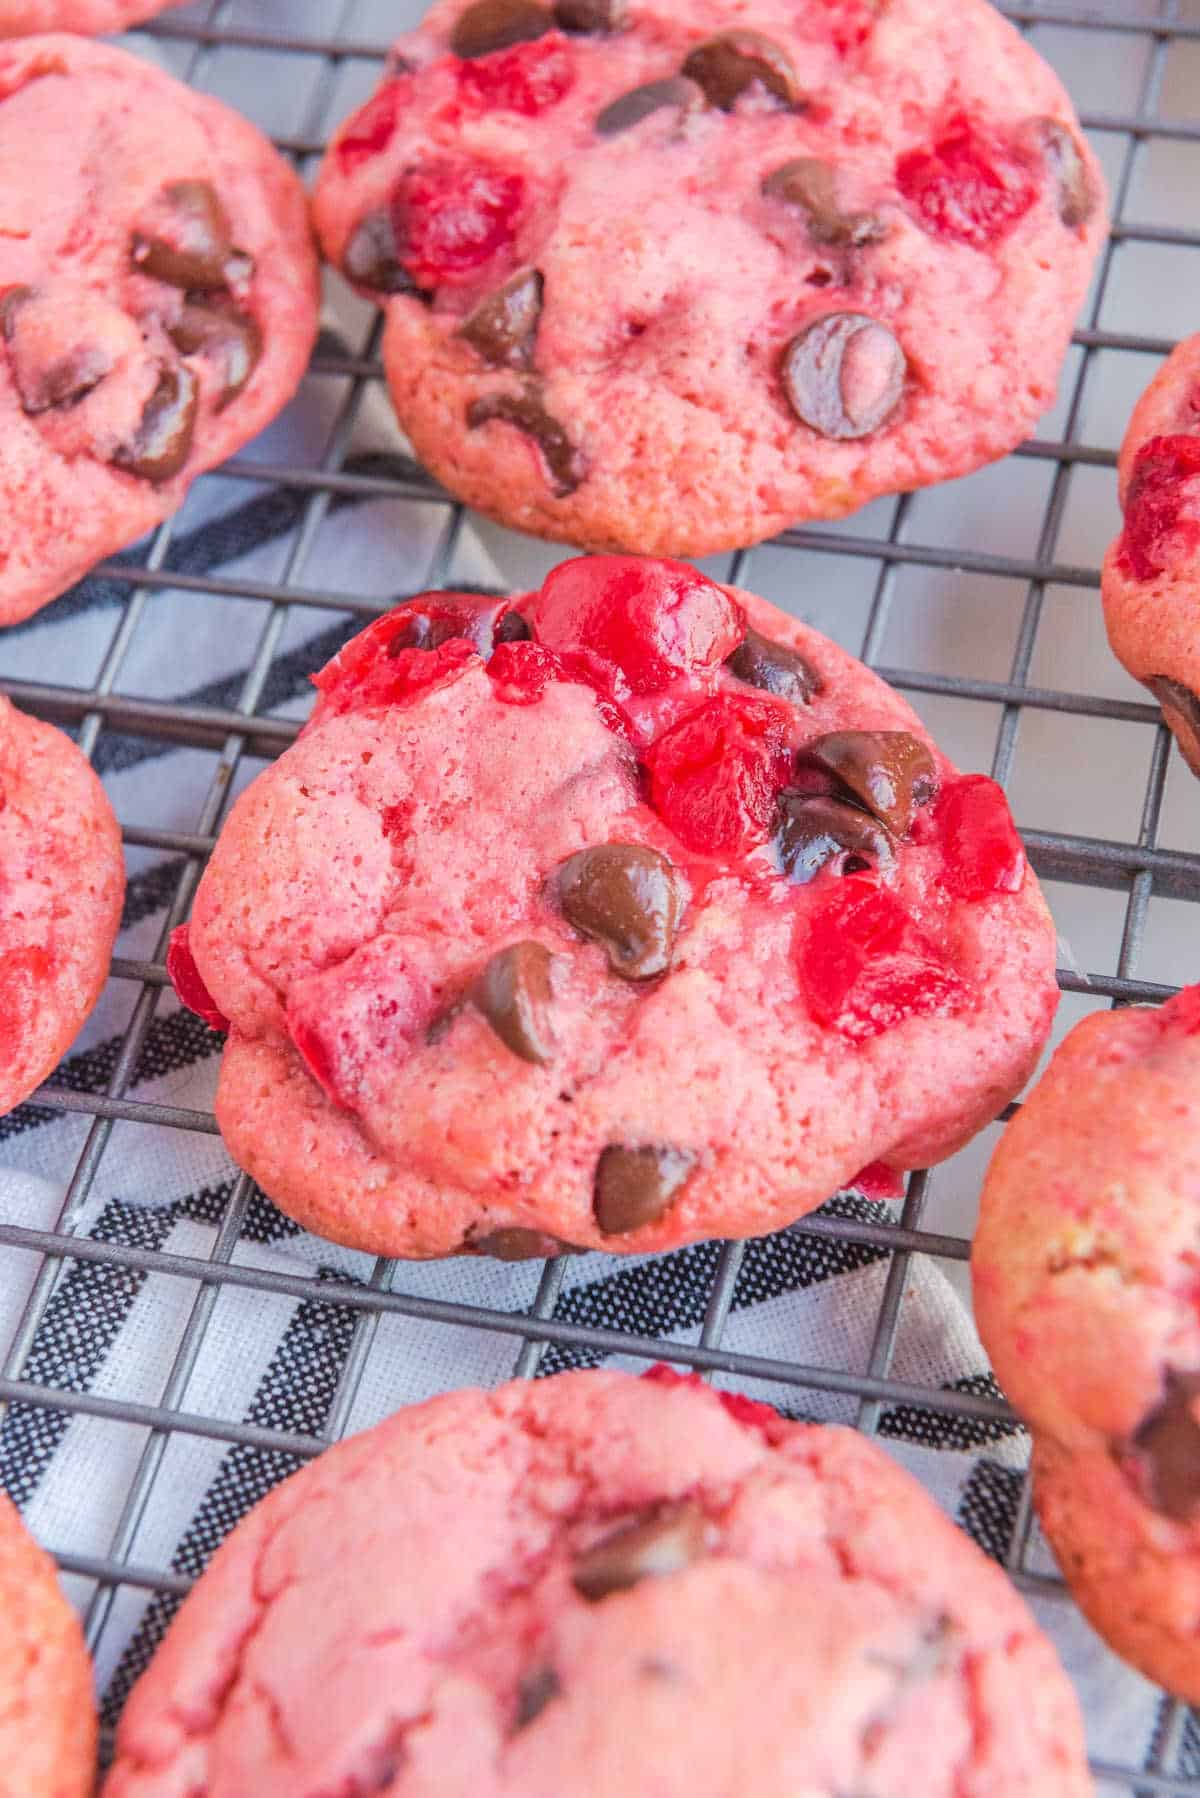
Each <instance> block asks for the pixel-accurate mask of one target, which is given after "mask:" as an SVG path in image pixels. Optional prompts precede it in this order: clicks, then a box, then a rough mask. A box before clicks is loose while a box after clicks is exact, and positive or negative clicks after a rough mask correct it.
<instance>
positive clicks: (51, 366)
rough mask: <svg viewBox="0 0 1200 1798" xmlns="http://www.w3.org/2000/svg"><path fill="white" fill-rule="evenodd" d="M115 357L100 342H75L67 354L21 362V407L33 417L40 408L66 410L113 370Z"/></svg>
mask: <svg viewBox="0 0 1200 1798" xmlns="http://www.w3.org/2000/svg"><path fill="white" fill-rule="evenodd" d="M112 367H113V361H112V357H111V355H110V354H109V352H108V351H107V350H106V349H105V348H103V346H102V345H100V344H95V345H90V344H76V345H75V347H74V348H73V349H71V350H69V351H68V352H67V354H66V355H64V356H59V357H56V358H55V360H54V361H53V362H46V363H41V364H39V365H36V366H34V367H32V368H29V369H25V368H24V367H22V366H20V365H18V367H17V371H16V375H17V388H18V391H19V392H20V395H21V410H22V411H23V412H24V413H26V414H27V416H28V417H30V418H36V417H37V416H38V414H39V413H40V412H50V411H56V410H65V409H66V408H67V407H68V406H75V405H78V403H79V401H80V400H81V399H83V398H84V396H85V395H86V394H89V393H90V392H91V391H92V388H93V387H97V386H99V384H100V382H101V381H102V380H103V379H104V377H105V375H107V374H111V373H112Z"/></svg>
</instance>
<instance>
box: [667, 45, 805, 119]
mask: <svg viewBox="0 0 1200 1798" xmlns="http://www.w3.org/2000/svg"><path fill="white" fill-rule="evenodd" d="M683 73H684V74H685V75H688V76H690V77H691V79H692V80H693V81H695V82H698V83H699V85H700V86H701V87H702V88H703V89H704V92H705V94H706V95H707V97H708V100H709V102H710V103H711V104H712V105H713V106H719V107H720V108H721V109H722V111H723V112H729V111H730V110H731V109H732V108H733V106H734V105H735V104H736V102H737V100H738V98H739V96H740V95H742V94H744V93H745V92H746V89H747V88H749V87H753V86H754V85H755V83H757V84H758V85H759V86H760V87H762V88H763V89H765V91H766V92H767V93H768V94H770V95H771V96H772V97H773V98H774V99H775V100H777V101H778V102H779V103H780V104H781V105H783V106H789V107H796V106H802V105H803V103H804V96H803V95H802V94H801V92H800V84H799V82H798V81H797V79H796V71H795V69H794V68H793V67H792V59H791V57H790V56H789V55H788V53H787V51H786V50H785V49H784V48H783V47H782V45H780V44H776V43H774V42H773V41H772V40H771V39H770V38H769V37H763V35H762V33H761V32H758V31H740V30H734V31H720V32H718V33H717V35H716V37H710V38H706V39H705V40H704V42H703V43H702V44H697V45H696V48H695V49H694V50H691V51H689V52H688V54H687V56H686V57H685V58H684V62H683Z"/></svg>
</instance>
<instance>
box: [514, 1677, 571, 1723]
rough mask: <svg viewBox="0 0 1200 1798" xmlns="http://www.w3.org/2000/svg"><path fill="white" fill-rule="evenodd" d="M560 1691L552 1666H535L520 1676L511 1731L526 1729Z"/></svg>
mask: <svg viewBox="0 0 1200 1798" xmlns="http://www.w3.org/2000/svg"><path fill="white" fill-rule="evenodd" d="M561 1691H562V1681H561V1680H560V1679H559V1677H558V1674H557V1673H556V1672H555V1671H554V1669H553V1667H535V1668H534V1669H533V1671H532V1672H530V1673H526V1674H524V1675H523V1676H522V1678H521V1683H520V1685H519V1686H518V1687H517V1709H516V1715H515V1716H514V1718H513V1733H514V1734H515V1733H516V1732H517V1731H518V1730H520V1729H528V1728H529V1725H530V1724H531V1723H534V1722H536V1720H537V1719H538V1718H539V1717H540V1716H541V1714H542V1712H543V1711H544V1710H545V1708H546V1706H547V1705H548V1704H550V1703H552V1702H553V1700H554V1699H556V1698H557V1697H558V1695H559V1693H560V1692H561Z"/></svg>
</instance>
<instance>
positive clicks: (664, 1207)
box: [592, 1143, 696, 1236]
mask: <svg viewBox="0 0 1200 1798" xmlns="http://www.w3.org/2000/svg"><path fill="white" fill-rule="evenodd" d="M695 1164H696V1157H695V1156H694V1155H693V1154H692V1153H691V1151H690V1150H689V1149H673V1148H671V1147H670V1146H669V1145H664V1144H654V1143H650V1144H646V1145H644V1146H642V1147H630V1146H629V1145H627V1144H625V1143H610V1144H609V1146H608V1148H607V1149H604V1150H602V1151H601V1154H600V1159H599V1161H597V1163H596V1175H595V1180H594V1182H593V1187H592V1211H593V1213H594V1214H595V1218H596V1222H597V1224H598V1225H599V1226H600V1229H601V1231H602V1232H603V1234H604V1235H605V1236H627V1235H628V1234H629V1232H630V1231H631V1230H640V1229H641V1227H642V1225H643V1224H653V1223H655V1222H656V1221H657V1220H658V1219H659V1218H660V1217H661V1216H662V1215H663V1213H664V1212H665V1211H669V1210H670V1208H671V1206H672V1204H673V1203H674V1201H675V1199H676V1198H677V1197H678V1195H679V1193H680V1191H681V1190H682V1188H683V1186H684V1184H685V1182H686V1180H687V1177H688V1175H689V1174H690V1173H691V1171H692V1169H693V1167H694V1166H695Z"/></svg>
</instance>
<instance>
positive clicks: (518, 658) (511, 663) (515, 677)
mask: <svg viewBox="0 0 1200 1798" xmlns="http://www.w3.org/2000/svg"><path fill="white" fill-rule="evenodd" d="M487 671H488V675H489V678H490V679H491V682H492V689H493V691H494V693H495V695H496V698H497V699H499V700H501V701H502V703H503V704H504V705H536V704H537V702H538V700H539V699H540V698H541V697H542V694H543V693H544V692H545V691H546V688H547V687H548V686H549V685H550V682H551V681H552V680H559V679H561V677H562V668H561V666H560V665H559V660H558V657H557V656H556V655H553V654H552V653H551V651H550V650H548V649H543V648H542V646H541V644H540V643H498V644H497V645H496V647H495V649H494V650H493V652H492V659H491V661H490V662H489V663H488V665H487Z"/></svg>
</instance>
